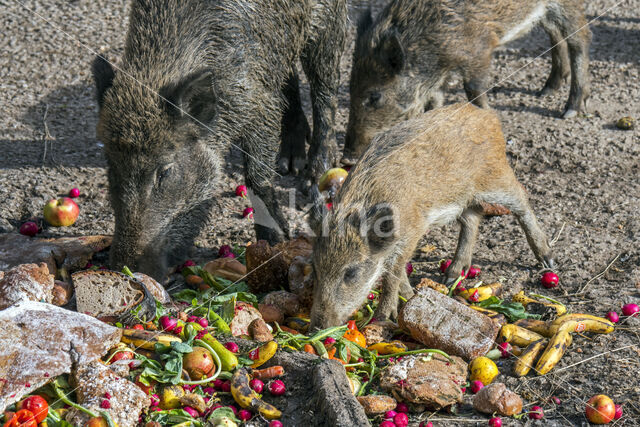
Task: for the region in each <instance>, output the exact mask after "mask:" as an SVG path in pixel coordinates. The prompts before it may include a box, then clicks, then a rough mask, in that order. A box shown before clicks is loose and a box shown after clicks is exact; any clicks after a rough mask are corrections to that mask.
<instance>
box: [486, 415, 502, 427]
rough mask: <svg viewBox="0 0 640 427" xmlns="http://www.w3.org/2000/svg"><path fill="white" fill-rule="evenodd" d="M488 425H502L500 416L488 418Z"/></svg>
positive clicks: (500, 426) (494, 426)
mask: <svg viewBox="0 0 640 427" xmlns="http://www.w3.org/2000/svg"><path fill="white" fill-rule="evenodd" d="M489 427H502V418H500V417H493V418H491V419H490V420H489Z"/></svg>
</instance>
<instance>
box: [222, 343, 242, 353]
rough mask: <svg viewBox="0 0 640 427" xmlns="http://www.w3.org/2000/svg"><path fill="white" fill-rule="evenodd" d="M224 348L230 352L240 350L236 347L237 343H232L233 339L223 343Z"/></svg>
mask: <svg viewBox="0 0 640 427" xmlns="http://www.w3.org/2000/svg"><path fill="white" fill-rule="evenodd" d="M224 348H226V349H227V350H229V351H230V352H231V353H237V352H238V351H240V348H238V344H236V343H234V342H233V341H229V342H226V343H224Z"/></svg>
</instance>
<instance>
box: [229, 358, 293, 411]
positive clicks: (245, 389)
mask: <svg viewBox="0 0 640 427" xmlns="http://www.w3.org/2000/svg"><path fill="white" fill-rule="evenodd" d="M250 378H251V377H250V376H249V372H248V371H247V369H246V368H240V369H238V370H237V371H236V372H235V373H234V374H233V377H231V395H232V396H233V399H234V400H235V401H236V403H237V404H238V405H240V407H242V408H250V409H252V410H254V411H256V412H258V413H260V415H262V416H263V417H265V418H266V419H268V420H274V419H277V418H280V417H281V416H282V412H280V410H278V408H276V407H275V406H273V405H271V404H269V403H267V402H265V401H263V400H261V399H260V397H259V396H258V394H257V393H256V392H255V391H253V389H252V388H251V387H250V386H249V380H250Z"/></svg>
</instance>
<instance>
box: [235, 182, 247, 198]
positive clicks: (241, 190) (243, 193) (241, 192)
mask: <svg viewBox="0 0 640 427" xmlns="http://www.w3.org/2000/svg"><path fill="white" fill-rule="evenodd" d="M236 196H238V197H242V198H243V199H244V198H245V197H247V186H246V185H238V186H237V187H236Z"/></svg>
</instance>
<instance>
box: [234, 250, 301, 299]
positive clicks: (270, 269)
mask: <svg viewBox="0 0 640 427" xmlns="http://www.w3.org/2000/svg"><path fill="white" fill-rule="evenodd" d="M312 250H313V245H312V243H311V239H310V238H308V237H298V238H296V239H293V240H289V241H286V242H281V243H278V244H277V245H275V246H274V247H271V246H270V245H269V243H267V242H266V241H264V240H259V241H258V242H257V243H254V244H253V245H249V246H247V251H246V252H245V258H246V260H247V271H249V275H248V276H247V284H248V285H249V287H250V288H251V291H252V292H254V293H263V292H269V291H272V290H276V289H282V288H286V287H287V285H288V275H289V266H290V265H291V262H292V261H293V259H294V258H295V257H297V256H303V257H308V256H310V255H311V252H312Z"/></svg>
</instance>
